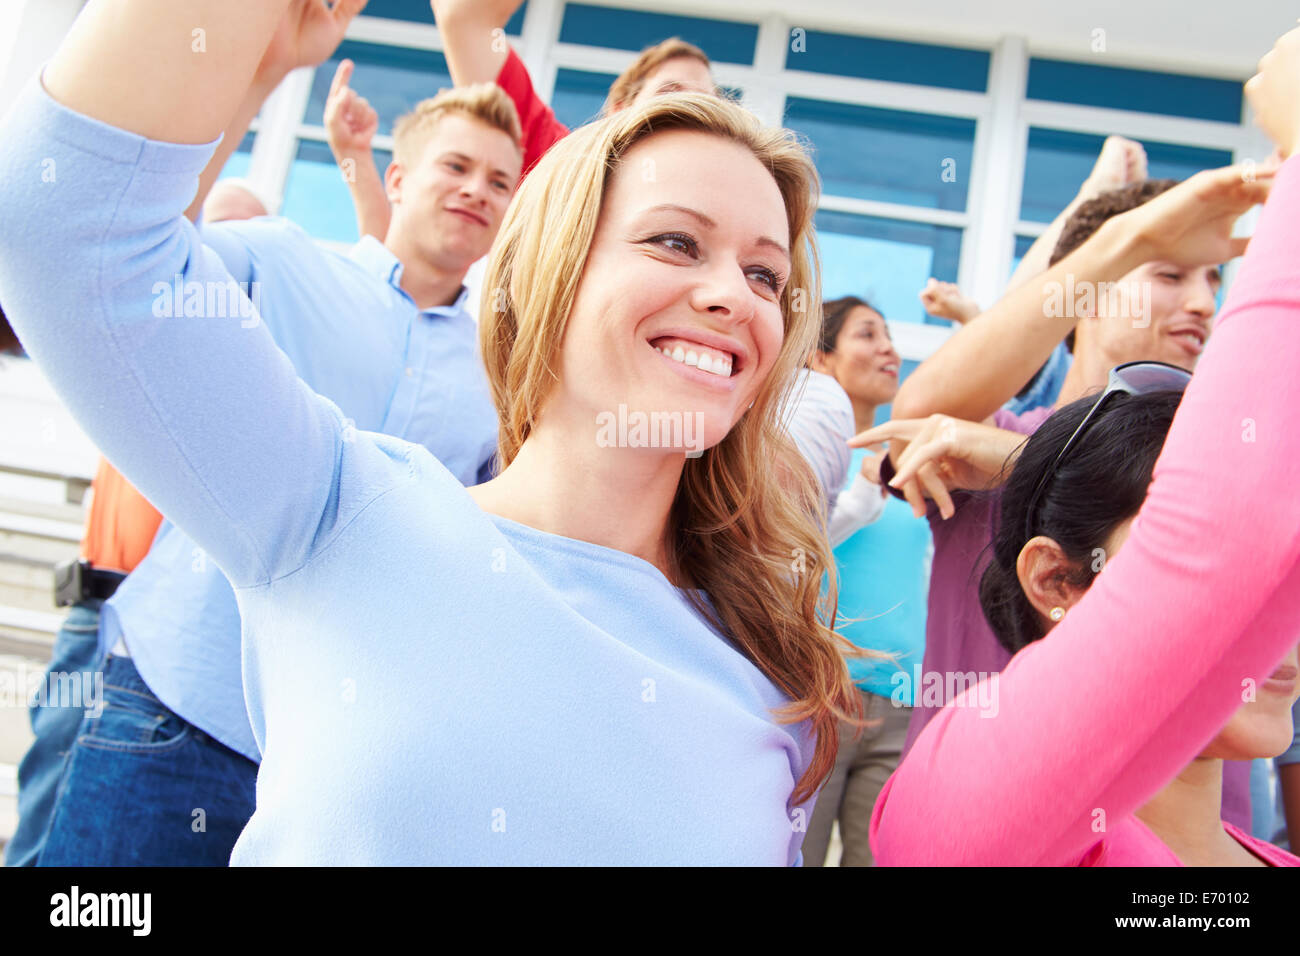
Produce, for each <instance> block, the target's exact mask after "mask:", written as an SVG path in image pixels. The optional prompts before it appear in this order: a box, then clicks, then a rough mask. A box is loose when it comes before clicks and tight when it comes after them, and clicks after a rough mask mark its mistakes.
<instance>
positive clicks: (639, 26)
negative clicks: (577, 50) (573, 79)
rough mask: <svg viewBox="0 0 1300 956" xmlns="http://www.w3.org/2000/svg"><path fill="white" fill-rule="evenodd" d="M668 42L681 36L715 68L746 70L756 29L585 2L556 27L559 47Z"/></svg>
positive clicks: (566, 12) (749, 25)
mask: <svg viewBox="0 0 1300 956" xmlns="http://www.w3.org/2000/svg"><path fill="white" fill-rule="evenodd" d="M669 37H681V38H682V39H683V40H686V41H687V42H688V43H694V44H695V45H696V46H698V47H699V48H700V49H701V50H703V51H704V52H705V53H707V54H708V56H709V59H711V60H716V61H718V62H719V63H744V64H747V65H748V64H751V63H753V62H754V45H755V44H756V43H757V42H758V26H757V24H753V23H734V22H731V21H728V20H703V19H700V18H699V17H679V16H670V15H668V14H664V13H643V12H641V11H639V10H615V9H611V8H610V7H594V6H591V5H589V4H586V3H569V4H565V7H564V21H563V23H561V24H560V42H561V43H580V44H583V45H585V46H603V47H613V48H614V49H616V50H638V51H639V50H643V49H645V48H646V47H648V46H653V45H654V44H656V43H658V42H659V41H661V40H666V39H668V38H669Z"/></svg>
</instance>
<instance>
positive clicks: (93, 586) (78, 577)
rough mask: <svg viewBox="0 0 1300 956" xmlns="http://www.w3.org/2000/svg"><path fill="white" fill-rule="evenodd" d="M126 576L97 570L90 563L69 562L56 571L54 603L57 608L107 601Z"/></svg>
mask: <svg viewBox="0 0 1300 956" xmlns="http://www.w3.org/2000/svg"><path fill="white" fill-rule="evenodd" d="M125 577H126V575H125V574H119V573H118V572H116V571H105V570H103V569H102V568H96V567H95V566H94V565H92V564H91V563H90V562H89V561H68V562H66V563H64V564H60V565H58V566H57V567H55V569H54V603H55V605H56V606H57V607H67V606H68V605H69V604H80V603H81V602H82V601H87V600H90V599H91V598H95V599H98V600H100V601H107V600H108V599H109V598H111V597H112V596H113V592H114V591H116V590H117V586H118V585H119V584H121V583H122V579H123V578H125Z"/></svg>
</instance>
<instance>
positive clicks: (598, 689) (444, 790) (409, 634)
mask: <svg viewBox="0 0 1300 956" xmlns="http://www.w3.org/2000/svg"><path fill="white" fill-rule="evenodd" d="M213 148H214V147H213V145H211V144H210V145H207V146H179V145H173V144H166V143H159V142H151V141H147V140H145V139H142V138H141V137H139V136H136V135H133V134H130V133H126V132H124V131H121V130H117V129H114V128H112V127H109V126H106V125H104V124H102V123H98V122H96V121H93V120H90V119H87V118H85V117H81V116H79V115H77V114H75V113H73V112H71V111H69V110H67V109H65V108H63V107H61V106H59V105H58V104H56V103H54V102H53V101H52V100H51V99H50V98H49V97H48V96H47V95H46V94H45V93H44V92H43V91H42V90H41V89H40V88H39V86H37V85H35V84H33V85H31V86H29V88H28V89H27V90H26V91H25V92H24V94H23V95H22V97H21V98H20V99H19V101H18V102H17V103H16V104H15V105H14V107H13V109H12V111H11V112H10V114H9V115H8V117H7V118H6V121H5V123H4V128H3V129H2V130H0V182H4V183H5V189H4V190H0V222H2V223H3V224H4V226H3V229H0V302H3V303H4V306H5V310H6V312H8V313H9V314H10V316H11V319H12V323H13V326H14V328H15V329H16V330H17V332H18V334H19V336H20V338H21V339H22V341H23V344H24V345H25V346H26V347H27V349H28V351H29V353H30V354H31V356H32V357H33V358H34V359H35V360H36V361H37V362H38V363H39V364H40V365H41V367H42V368H43V369H44V371H45V372H46V374H47V375H48V377H49V379H50V381H51V382H52V383H53V385H54V387H55V388H56V389H57V390H58V392H59V394H60V395H61V396H62V397H63V399H64V400H65V401H66V402H67V404H68V406H69V407H70V408H71V410H72V411H73V413H74V414H75V415H76V416H77V418H78V420H79V421H80V423H81V424H82V426H83V427H84V428H85V429H86V431H87V433H88V434H90V435H91V437H92V438H94V439H95V441H96V442H98V443H99V444H100V446H101V447H102V448H103V450H104V452H105V454H106V455H107V456H108V458H109V459H110V460H111V461H112V462H113V463H114V464H115V465H116V466H117V467H118V468H120V469H121V471H122V472H123V474H124V475H125V476H126V477H127V478H128V479H129V480H131V481H132V482H133V483H135V484H136V486H137V487H138V488H139V489H140V490H141V491H142V492H143V493H144V494H145V495H146V497H148V498H149V499H150V500H151V501H153V502H154V503H155V504H157V505H158V506H159V508H160V509H161V510H162V511H163V513H164V514H166V515H168V517H169V518H170V519H171V520H173V521H174V522H175V523H176V524H177V525H178V526H179V527H181V528H182V529H183V530H184V531H185V532H186V533H187V534H189V535H190V536H191V537H193V538H194V539H195V541H197V542H198V543H199V544H200V545H201V546H202V547H203V548H204V549H205V550H206V552H207V554H208V555H209V556H210V557H211V558H212V559H213V560H215V561H216V562H217V563H218V565H219V566H220V567H221V569H222V570H223V571H224V572H225V573H226V575H227V576H228V577H229V579H230V580H231V582H232V583H233V584H234V586H235V588H236V596H237V598H238V601H239V608H240V612H241V615H242V617H243V621H244V634H243V638H244V640H243V653H244V662H243V670H244V683H245V689H246V693H247V697H248V705H249V717H250V719H251V723H252V728H253V733H254V735H255V737H256V740H257V744H258V746H259V748H260V749H261V751H262V754H263V759H262V765H261V770H260V772H259V775H258V781H257V811H256V813H255V814H254V815H253V818H252V820H251V821H250V822H249V824H248V826H247V828H246V829H245V830H244V833H243V835H242V836H241V837H240V839H239V842H238V843H237V844H236V846H235V851H234V856H233V858H232V862H234V863H240V864H295V863H297V864H340V863H356V864H431V863H437V864H457V863H483V864H543V863H577V864H603V863H613V864H617V863H629V864H639V863H644V864H672V863H682V864H694V863H698V864H724V863H726V864H778V865H779V864H790V863H795V862H797V861H798V857H799V846H800V844H801V843H802V840H803V825H804V822H805V820H806V814H807V813H808V812H809V810H810V807H809V806H807V805H805V806H803V807H793V806H790V803H789V801H790V795H791V792H792V790H793V787H794V784H795V781H796V780H797V779H798V778H799V776H800V775H801V774H802V773H803V771H804V768H805V767H806V765H807V762H808V759H809V758H810V756H811V746H812V739H811V733H810V730H809V727H808V726H807V725H806V724H798V725H782V724H779V723H778V722H777V721H776V720H775V719H774V718H773V716H772V713H771V711H772V710H773V709H774V708H776V707H780V706H782V705H783V704H785V703H786V702H787V701H786V698H785V696H784V695H783V694H782V693H781V692H780V691H779V690H778V689H777V688H776V687H775V686H774V685H773V684H772V683H771V682H770V681H768V680H767V679H766V678H765V677H763V675H762V674H761V673H760V672H759V671H758V669H757V668H755V667H754V666H753V665H752V664H751V663H750V662H749V661H747V660H746V659H745V658H744V657H743V656H742V655H740V654H739V653H738V652H737V651H736V650H735V649H734V648H733V647H732V646H731V645H730V644H729V643H728V641H727V640H726V639H725V638H724V637H722V636H721V635H720V634H718V633H717V632H716V631H714V630H713V629H712V628H711V627H709V626H708V624H707V623H706V622H705V621H704V620H703V619H702V618H701V617H700V616H699V615H698V614H697V613H696V612H695V611H694V610H693V609H692V608H691V607H690V606H689V604H688V603H687V601H686V599H685V597H684V596H683V594H682V592H680V591H678V590H677V589H675V588H673V587H672V586H671V585H670V584H669V582H668V581H667V580H666V579H665V578H664V576H663V575H662V574H660V572H659V571H658V570H656V569H655V568H654V567H652V566H651V565H650V564H648V563H646V562H644V561H642V560H640V559H639V558H635V557H632V556H630V555H627V554H624V553H621V552H618V551H613V550H610V549H608V548H603V547H600V546H596V545H592V544H587V543H584V542H580V541H575V540H572V539H568V538H563V537H559V536H556V535H551V534H545V533H542V532H539V531H536V530H534V529H530V528H526V527H523V526H520V525H518V524H515V523H513V522H510V521H507V520H505V519H501V518H496V517H493V516H490V515H487V514H485V513H484V512H482V511H481V510H480V509H479V508H478V507H477V506H476V505H475V504H474V502H473V501H472V499H471V498H470V497H469V495H468V493H467V492H466V491H465V489H464V488H463V487H462V486H461V484H460V483H459V482H458V481H457V480H456V479H455V478H454V477H453V476H452V475H451V474H450V473H449V472H448V471H447V470H446V469H445V468H444V467H443V466H442V465H440V464H439V463H438V462H437V461H436V460H435V459H434V458H433V456H432V455H430V454H429V452H428V451H426V450H425V449H423V448H422V447H420V446H416V445H412V444H409V443H406V442H403V441H401V440H398V439H395V438H389V437H385V436H382V435H378V434H374V433H370V432H360V431H354V430H352V429H350V428H348V427H347V426H346V422H345V419H344V416H343V415H342V413H341V412H340V411H339V410H338V408H337V407H336V406H334V405H333V404H332V403H331V402H329V401H328V400H326V399H324V398H322V397H320V396H319V395H317V394H316V393H314V392H312V391H311V390H310V389H309V388H307V387H306V386H305V385H304V384H303V383H302V381H301V380H300V379H299V378H298V377H297V375H296V374H295V373H294V370H293V367H292V366H291V365H290V363H289V361H288V359H287V358H286V357H285V356H284V354H283V353H282V352H280V351H279V350H278V349H277V348H276V347H275V345H274V344H273V342H272V340H271V339H270V337H269V335H268V334H267V331H266V329H265V328H264V327H262V326H261V325H260V324H257V323H250V321H249V319H248V318H247V317H243V318H241V317H239V316H234V317H207V318H199V317H188V318H187V317H166V316H162V317H160V316H158V315H155V309H154V305H155V302H156V300H157V293H156V292H155V291H153V290H154V289H155V283H157V282H159V281H166V282H170V281H171V278H172V277H173V276H175V275H176V274H177V273H182V274H183V275H184V278H185V280H186V281H196V282H200V283H222V284H224V283H226V282H228V281H229V276H228V275H227V273H226V271H225V269H224V268H223V266H222V264H221V262H220V260H219V259H218V258H217V256H216V255H215V254H214V253H212V252H211V251H210V250H208V249H205V248H204V247H203V246H202V245H201V243H200V242H199V241H198V237H197V234H196V232H195V230H194V229H193V227H192V226H191V225H190V224H189V223H188V222H187V221H186V220H184V219H183V218H182V216H181V213H182V210H183V209H184V208H185V207H186V205H187V204H188V203H189V201H190V199H191V198H192V197H193V195H194V191H195V183H196V180H197V176H198V173H199V171H200V170H201V169H202V168H203V166H204V164H205V163H206V162H207V160H208V158H209V157H210V156H211V155H212V152H213Z"/></svg>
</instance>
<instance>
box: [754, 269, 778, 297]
mask: <svg viewBox="0 0 1300 956" xmlns="http://www.w3.org/2000/svg"><path fill="white" fill-rule="evenodd" d="M750 274H751V275H752V276H754V277H755V278H756V279H758V281H759V282H761V283H763V284H764V285H765V286H767V287H768V288H769V289H771V290H772V292H773V293H775V294H778V295H779V294H780V292H781V282H782V279H781V277H780V276H779V275H777V274H776V273H775V272H773V271H772V270H771V269H765V268H759V269H754V270H753V271H752V272H751V273H750Z"/></svg>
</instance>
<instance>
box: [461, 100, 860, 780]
mask: <svg viewBox="0 0 1300 956" xmlns="http://www.w3.org/2000/svg"><path fill="white" fill-rule="evenodd" d="M665 130H689V131H698V132H702V133H708V134H710V135H714V136H719V137H722V138H724V139H727V140H730V141H732V142H735V143H739V144H740V145H742V146H744V147H746V148H747V149H749V150H750V152H752V153H753V155H754V156H755V157H756V158H757V159H758V160H759V162H761V163H762V164H763V165H764V167H765V168H767V169H768V171H769V172H770V173H771V174H772V178H773V179H775V180H776V183H777V185H778V187H779V188H780V191H781V195H782V197H783V199H784V202H785V210H786V216H787V220H788V224H789V241H790V257H791V270H790V278H789V281H788V282H787V285H786V288H785V290H784V291H783V292H782V295H781V312H782V316H783V319H784V322H783V324H784V326H785V335H784V340H783V342H782V345H781V350H780V352H779V353H778V355H777V357H776V360H775V364H774V366H773V369H772V371H771V373H770V374H769V375H768V377H767V380H766V381H765V382H763V383H762V385H761V386H760V388H759V391H758V394H757V396H756V397H755V400H754V404H753V406H752V407H751V408H750V409H749V411H747V412H746V413H745V414H744V415H743V416H742V417H741V419H740V421H739V422H737V423H736V425H735V426H734V427H733V428H732V429H731V431H730V432H729V433H728V434H727V436H726V437H725V438H724V439H723V440H722V441H721V442H719V443H718V444H717V445H715V446H714V447H712V448H710V449H708V450H707V451H705V452H704V454H703V455H702V456H701V457H700V458H697V459H687V460H686V462H685V465H684V467H683V471H682V477H681V480H680V483H679V484H678V488H677V494H676V497H675V499H674V501H673V505H672V508H671V510H670V514H669V527H668V535H667V537H668V550H669V560H670V562H671V564H672V567H673V569H674V571H675V572H677V574H678V575H679V577H680V578H681V579H682V580H683V581H688V582H689V583H690V585H691V587H693V588H699V589H701V590H702V591H703V592H704V593H705V594H707V595H708V600H704V599H701V598H699V597H698V596H697V595H696V594H695V593H694V592H693V591H687V597H688V599H689V600H690V601H691V602H692V604H694V605H695V607H696V608H697V610H699V611H700V612H701V613H702V614H703V615H704V616H705V618H706V619H708V620H710V621H711V622H712V623H713V624H714V625H715V626H717V627H718V629H719V630H720V631H721V633H724V634H726V635H729V637H730V639H731V640H732V642H733V643H734V644H735V646H736V647H737V648H738V649H739V650H740V651H741V652H742V653H743V654H744V655H745V656H746V657H747V658H748V659H749V660H750V661H752V662H753V663H754V664H755V665H756V666H757V667H758V668H759V670H761V671H762V672H763V673H764V674H765V675H767V677H768V678H769V679H770V680H772V682H773V683H775V684H776V685H777V686H778V687H780V688H781V690H783V691H784V692H785V693H786V694H787V695H788V696H789V697H790V698H791V699H792V702H791V703H790V704H789V705H788V706H786V707H784V708H782V709H781V710H779V711H778V712H777V715H778V717H779V718H780V719H781V720H782V721H784V722H789V723H794V722H797V721H802V720H809V721H811V722H812V725H813V728H814V730H815V733H816V746H815V751H814V756H813V759H812V761H811V763H810V765H809V766H808V768H807V769H806V771H805V772H804V774H803V776H802V777H801V778H800V780H799V782H798V784H797V786H796V788H795V791H794V795H793V797H794V802H795V803H801V802H803V800H804V799H806V798H807V797H809V796H811V795H812V794H813V793H814V792H816V789H817V787H818V786H819V785H820V784H821V782H822V781H823V780H824V779H825V777H826V776H827V775H828V774H829V773H830V771H831V769H832V768H833V766H834V763H835V752H836V748H837V745H838V738H839V735H838V721H839V720H840V719H855V720H856V719H857V718H858V717H859V716H860V714H861V705H860V697H859V695H858V694H857V693H856V691H855V690H854V688H853V685H852V683H851V682H850V680H849V677H848V671H847V668H846V666H845V663H844V659H843V656H842V653H843V652H846V651H850V649H851V645H849V643H848V642H847V641H845V640H844V639H843V638H841V637H840V636H839V635H837V634H836V633H835V632H834V631H833V630H832V627H831V626H830V625H832V624H833V622H834V618H835V580H834V576H835V571H834V568H835V563H834V560H833V558H832V556H831V549H830V544H829V542H828V541H827V539H826V532H825V527H824V525H821V526H819V525H818V524H817V523H816V521H815V519H814V517H813V516H814V515H817V514H823V513H824V508H825V504H824V501H823V500H822V496H821V491H820V488H819V486H818V485H817V484H816V481H815V479H814V478H813V475H812V470H811V468H809V466H808V464H807V462H806V461H805V460H804V459H803V457H802V456H801V455H800V454H799V452H798V451H797V450H796V448H795V446H794V444H793V443H792V442H791V440H790V438H789V436H788V434H787V433H786V431H785V426H784V425H783V424H782V421H781V413H782V406H783V403H784V401H785V400H786V399H787V398H788V397H789V396H788V394H787V393H788V392H789V391H790V385H791V383H792V382H793V381H794V379H795V376H796V374H797V372H798V370H799V369H800V368H801V367H802V366H803V364H804V362H805V361H806V359H807V357H808V356H809V354H810V353H811V352H812V349H813V347H814V345H815V344H816V342H817V336H818V333H819V329H820V324H821V305H820V296H819V294H818V278H817V274H816V272H817V252H816V245H815V242H814V234H813V225H812V217H813V214H814V212H815V211H816V207H817V191H818V183H817V173H816V170H815V169H814V167H813V165H812V161H811V160H810V159H809V158H808V154H807V152H806V150H805V149H804V148H803V147H802V146H801V145H800V144H799V143H798V142H797V141H796V140H795V139H794V136H793V134H792V133H789V132H788V131H785V130H778V129H769V128H764V127H763V126H762V125H761V124H760V123H759V122H758V120H757V119H756V118H755V117H754V116H753V115H752V114H750V113H748V112H747V111H745V110H743V109H741V108H740V107H738V106H735V105H734V104H731V103H727V102H724V101H723V100H720V99H716V98H714V97H711V96H707V95H704V94H699V93H692V94H674V95H672V96H663V97H656V98H655V99H654V100H652V101H650V102H648V103H646V104H644V105H642V106H641V107H640V108H638V109H635V110H624V111H621V112H619V113H615V114H613V115H611V116H609V117H606V118H605V119H603V120H600V121H598V122H595V123H592V124H590V125H588V126H585V127H583V128H582V129H579V130H577V131H576V132H574V133H572V134H570V135H569V136H567V137H565V139H563V140H562V141H561V142H560V143H558V144H557V145H556V146H554V147H552V149H551V150H550V151H549V152H548V153H547V154H546V155H545V157H543V159H542V160H541V162H540V163H539V164H538V166H537V167H536V168H535V169H534V170H533V172H532V173H530V174H529V176H528V178H527V179H526V180H525V181H524V184H523V186H522V187H521V188H520V191H519V193H518V194H517V195H516V197H515V200H514V202H513V203H512V204H511V206H510V209H509V210H508V211H507V213H506V217H505V222H504V223H503V224H502V226H501V231H500V233H499V234H498V236H497V241H496V244H495V246H494V247H493V251H492V255H491V258H490V260H489V263H488V267H487V273H486V276H485V277H484V281H483V301H482V306H481V308H480V311H479V315H480V325H479V337H480V344H481V345H482V351H483V356H484V362H485V364H486V368H487V374H488V380H489V382H490V384H491V388H492V397H493V401H494V402H495V404H496V408H497V413H498V415H499V417H500V422H501V430H500V436H499V450H500V458H501V463H502V465H503V466H505V465H509V464H510V462H511V461H512V460H513V459H514V457H515V455H516V454H517V453H518V452H519V449H520V447H521V446H522V445H523V443H524V442H525V441H526V440H527V439H528V436H529V434H530V433H531V431H532V429H533V427H534V424H535V422H536V421H537V419H538V415H539V413H540V411H541V409H542V407H543V404H544V402H545V400H546V398H547V396H548V394H549V393H550V391H551V389H552V388H553V387H554V386H555V384H556V383H557V381H558V376H557V374H556V372H555V369H556V368H557V367H558V360H559V354H560V348H561V344H562V342H563V340H564V335H565V330H566V327H567V324H568V320H569V314H570V310H571V309H572V306H573V302H574V298H575V296H576V294H577V291H578V285H579V281H580V278H581V276H582V273H583V269H584V267H585V264H586V261H587V255H588V252H589V250H590V248H591V244H592V239H593V236H594V235H595V232H596V223H597V220H598V218H599V216H600V211H601V207H602V204H603V202H604V196H605V191H606V189H607V187H608V181H609V177H610V175H611V173H612V172H613V171H614V170H615V169H616V168H617V167H618V165H619V162H620V160H621V158H622V157H623V156H624V155H625V154H626V152H627V151H628V150H629V149H630V148H631V147H632V146H634V145H635V144H636V143H638V142H640V141H641V140H643V139H645V138H646V137H648V136H651V135H653V134H654V133H657V132H661V131H665ZM824 571H826V572H829V574H830V577H831V581H830V590H829V593H828V595H827V599H826V602H825V605H824V606H823V604H822V601H821V583H822V576H823V572H824ZM828 622H829V623H828Z"/></svg>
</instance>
